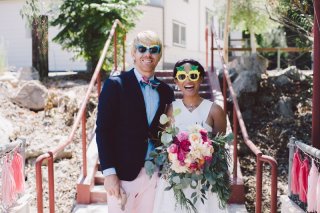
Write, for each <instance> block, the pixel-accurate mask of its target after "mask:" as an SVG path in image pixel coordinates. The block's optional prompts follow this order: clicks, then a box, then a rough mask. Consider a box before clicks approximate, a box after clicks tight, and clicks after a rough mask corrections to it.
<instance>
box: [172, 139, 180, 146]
mask: <svg viewBox="0 0 320 213" xmlns="http://www.w3.org/2000/svg"><path fill="white" fill-rule="evenodd" d="M173 143H174V144H177V145H179V143H180V141H179V139H178V138H177V137H174V138H173Z"/></svg>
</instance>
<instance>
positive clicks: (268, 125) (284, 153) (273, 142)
mask: <svg viewBox="0 0 320 213" xmlns="http://www.w3.org/2000/svg"><path fill="white" fill-rule="evenodd" d="M311 91H312V76H307V78H306V80H305V81H301V82H300V81H298V82H294V85H293V86H292V85H291V86H284V87H280V88H279V87H275V86H274V84H273V82H272V81H271V80H270V79H269V78H266V79H264V80H263V81H262V82H261V83H260V87H259V91H258V94H257V97H255V98H256V102H255V105H254V107H253V108H252V117H251V119H246V120H245V122H246V127H247V130H248V134H249V137H250V139H251V141H253V142H254V143H255V144H256V145H257V146H258V147H259V148H260V150H261V151H262V153H263V154H266V155H269V156H271V157H274V158H275V159H276V160H277V163H278V193H277V195H278V210H280V205H281V204H280V203H279V200H280V199H279V196H280V195H283V194H287V191H288V186H287V182H288V160H289V149H288V147H287V144H288V142H289V139H290V137H295V138H296V139H298V140H301V141H303V142H305V143H310V139H311V126H312V116H311V104H312V92H311ZM281 96H286V97H290V98H291V100H292V106H293V107H292V108H293V109H292V110H293V112H294V116H293V117H292V118H283V117H281V116H279V115H278V114H277V113H276V112H275V105H276V103H277V101H278V100H279V98H280V97H281ZM265 97H269V101H268V102H267V103H266V101H262V99H264V98H265ZM239 157H240V164H241V170H242V172H243V175H244V179H245V189H246V208H247V210H248V212H254V210H255V188H256V185H255V184H256V182H255V175H256V173H255V166H256V160H255V156H254V155H253V154H250V152H249V151H248V149H247V148H246V146H245V145H244V143H241V144H240V152H239ZM265 165H266V166H264V170H263V192H262V196H263V200H264V201H263V209H262V212H270V200H269V198H270V189H271V187H270V185H271V174H270V166H269V165H268V164H265Z"/></svg>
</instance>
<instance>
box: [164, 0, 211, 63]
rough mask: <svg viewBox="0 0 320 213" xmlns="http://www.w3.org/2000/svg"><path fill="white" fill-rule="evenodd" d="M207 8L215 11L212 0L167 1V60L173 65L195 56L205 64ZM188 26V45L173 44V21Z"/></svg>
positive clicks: (165, 9) (165, 11)
mask: <svg viewBox="0 0 320 213" xmlns="http://www.w3.org/2000/svg"><path fill="white" fill-rule="evenodd" d="M206 8H209V9H210V10H212V11H213V3H212V1H210V0H189V1H188V2H186V1H183V0H175V1H165V3H164V17H165V20H164V26H165V30H164V31H165V40H164V41H165V47H166V54H165V59H164V60H165V62H166V64H168V65H169V67H170V64H171V67H172V65H173V64H174V63H175V62H177V61H178V60H180V59H184V58H193V59H195V60H198V61H199V62H200V63H201V64H202V65H203V66H205V50H206V49H205V48H206V47H205V27H206V19H205V18H206ZM174 21H177V22H180V23H183V24H184V25H185V26H186V45H185V47H178V46H176V45H174V44H173V31H172V30H173V27H172V25H173V22H174Z"/></svg>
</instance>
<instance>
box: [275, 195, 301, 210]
mask: <svg viewBox="0 0 320 213" xmlns="http://www.w3.org/2000/svg"><path fill="white" fill-rule="evenodd" d="M280 202H281V212H283V213H303V212H304V211H303V210H302V209H301V208H300V207H299V206H298V205H297V204H295V203H294V202H293V201H292V200H290V198H289V197H288V195H281V196H280Z"/></svg>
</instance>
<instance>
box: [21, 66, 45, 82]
mask: <svg viewBox="0 0 320 213" xmlns="http://www.w3.org/2000/svg"><path fill="white" fill-rule="evenodd" d="M17 78H18V80H23V81H31V80H39V79H40V77H39V72H38V71H37V70H36V69H35V68H33V67H20V68H19V69H18V71H17Z"/></svg>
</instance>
